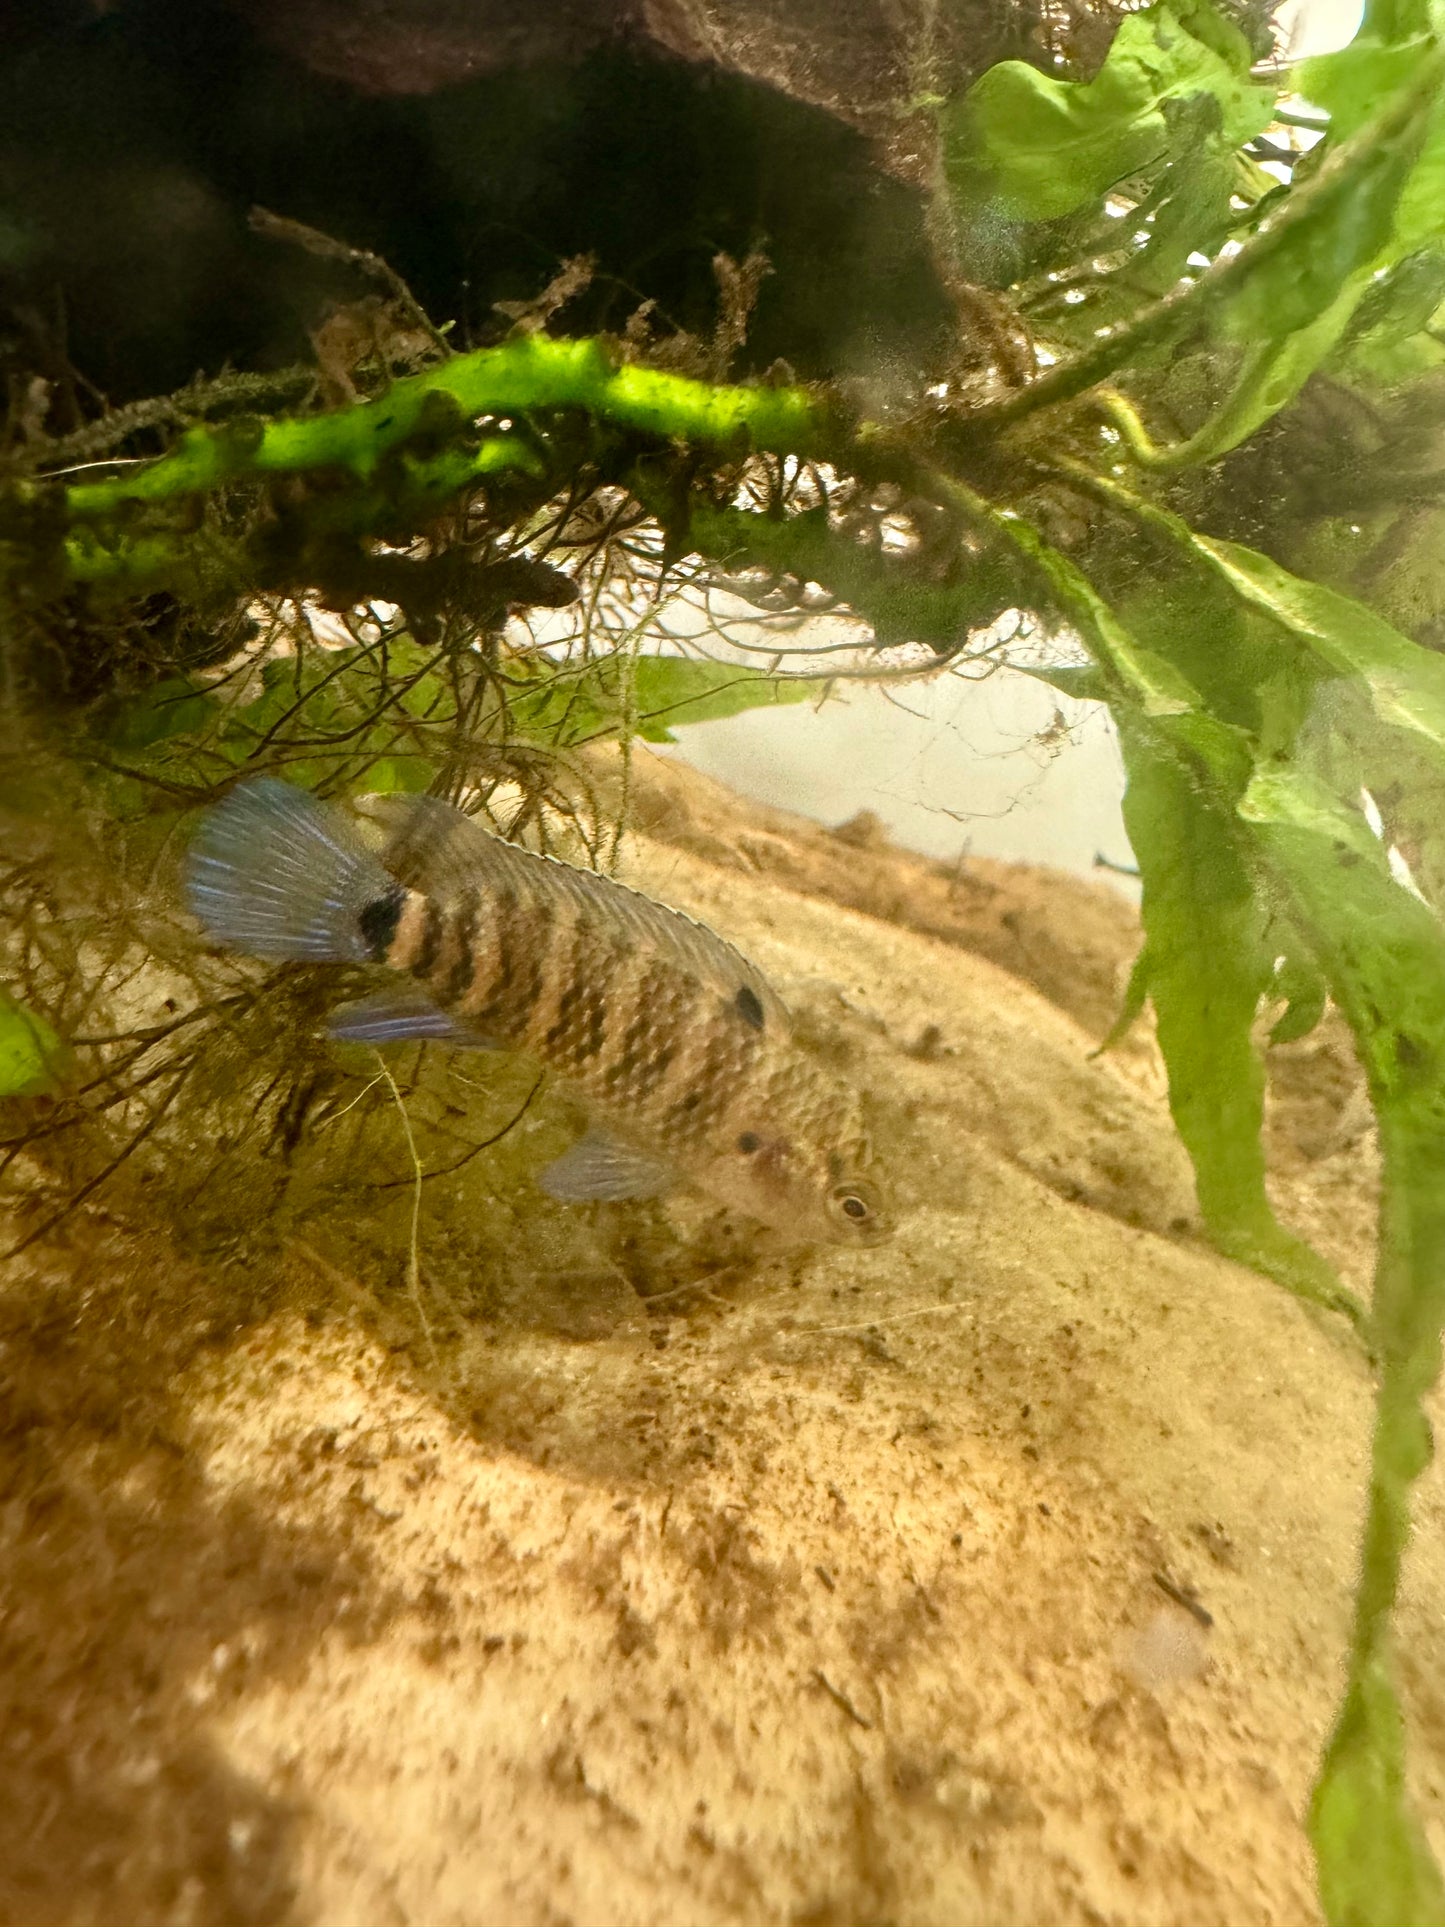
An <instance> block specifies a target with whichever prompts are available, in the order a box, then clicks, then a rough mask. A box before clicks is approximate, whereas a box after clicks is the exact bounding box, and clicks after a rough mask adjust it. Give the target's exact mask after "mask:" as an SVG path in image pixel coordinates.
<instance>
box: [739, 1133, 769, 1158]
mask: <svg viewBox="0 0 1445 1927" xmlns="http://www.w3.org/2000/svg"><path fill="white" fill-rule="evenodd" d="M762 1143H763V1140H762V1139H761V1138H760V1137H759V1136H758V1134H757V1132H756V1131H744V1132H743V1134H742V1136H741V1137H740V1138H739V1139H738V1149H739V1150H740V1151H741V1152H742V1153H743V1154H744V1156H746V1157H751V1155H752V1154H753V1152H754V1151H758V1150H761V1149H762Z"/></svg>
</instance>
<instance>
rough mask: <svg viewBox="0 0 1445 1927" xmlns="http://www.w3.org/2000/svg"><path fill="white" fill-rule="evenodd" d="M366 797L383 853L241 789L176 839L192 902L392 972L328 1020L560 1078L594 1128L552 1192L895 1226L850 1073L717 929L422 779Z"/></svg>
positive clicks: (559, 1170)
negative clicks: (699, 1192)
mask: <svg viewBox="0 0 1445 1927" xmlns="http://www.w3.org/2000/svg"><path fill="white" fill-rule="evenodd" d="M364 807H365V810H366V815H367V816H368V818H369V819H371V820H372V821H373V822H374V823H376V824H378V825H379V826H380V829H381V831H382V833H383V839H384V840H383V842H382V845H381V847H380V849H373V848H372V847H371V846H370V845H369V843H368V842H367V841H366V840H365V839H364V837H363V835H362V834H361V832H360V831H359V830H358V828H357V827H356V825H355V824H354V823H353V822H352V820H351V819H350V818H348V817H347V816H345V815H344V814H343V813H342V812H341V811H339V810H337V809H335V808H333V807H331V806H329V805H326V804H323V803H320V802H318V801H317V800H316V799H315V798H314V797H311V796H309V795H307V794H306V793H305V792H304V791H301V790H297V789H294V788H292V787H291V786H290V785H288V784H285V783H280V782H277V781H275V780H274V779H273V778H270V777H261V778H257V779H255V780H253V781H251V782H248V783H243V784H241V785H239V786H238V787H237V788H236V789H234V790H233V791H232V792H231V793H230V795H229V796H227V797H226V798H225V799H224V800H223V801H222V802H221V803H219V804H217V805H216V806H215V808H214V809H212V810H211V811H209V812H208V814H207V816H206V817H205V818H204V819H203V821H202V824H201V828H200V830H199V832H198V834H197V836H196V839H195V842H194V844H193V845H192V849H191V853H190V860H189V870H188V894H189V900H190V904H191V908H192V909H193V910H194V911H195V913H196V915H197V916H198V917H199V918H200V919H201V921H202V922H203V923H204V924H205V925H206V927H207V929H208V931H209V932H210V934H211V936H212V937H213V938H214V939H215V940H216V941H217V942H218V943H220V944H223V945H226V946H227V947H230V948H234V949H238V950H243V951H247V952H249V953H250V954H252V955H255V956H262V957H298V958H310V959H316V960H320V959H324V958H336V959H345V960H349V961H353V962H371V963H376V964H385V965H387V966H389V968H390V969H391V970H392V971H393V972H394V973H396V981H395V982H394V984H393V986H392V987H391V988H390V989H388V990H386V991H383V992H382V993H380V994H379V995H378V996H375V997H371V998H367V999H365V1000H363V1001H362V1002H361V1003H359V1004H357V1005H352V1006H343V1008H342V1010H341V1011H339V1012H338V1013H336V1016H335V1018H334V1020H333V1025H332V1028H333V1031H334V1032H335V1034H337V1035H338V1036H342V1037H353V1038H360V1039H364V1040H365V1041H368V1042H372V1043H380V1042H386V1041H389V1040H393V1039H396V1038H399V1037H449V1038H451V1039H452V1040H453V1041H455V1042H459V1043H471V1044H474V1045H475V1044H479V1043H486V1044H489V1045H490V1046H491V1047H493V1048H500V1049H507V1050H517V1051H523V1052H526V1053H527V1054H529V1055H530V1056H532V1057H534V1058H537V1059H538V1060H539V1061H540V1062H542V1063H543V1064H546V1065H547V1066H549V1067H550V1068H551V1069H553V1070H554V1071H556V1072H557V1073H558V1074H559V1075H560V1076H562V1077H563V1078H565V1079H566V1080H567V1081H568V1082H569V1083H570V1084H571V1085H572V1086H573V1087H574V1089H576V1090H577V1091H578V1092H579V1093H580V1094H581V1095H582V1096H583V1097H584V1098H585V1099H586V1101H587V1103H588V1105H589V1107H590V1109H591V1112H592V1114H593V1118H594V1126H593V1128H592V1129H591V1130H589V1132H588V1134H587V1136H586V1137H585V1138H583V1139H582V1140H581V1142H580V1143H579V1144H577V1145H575V1146H574V1147H573V1148H572V1150H571V1151H569V1152H567V1153H566V1154H565V1155H564V1156H563V1157H561V1158H559V1159H558V1160H557V1161H556V1163H554V1164H553V1165H551V1166H549V1167H548V1168H547V1170H546V1171H544V1172H543V1173H542V1175H541V1180H540V1181H541V1183H542V1184H543V1186H544V1188H546V1189H547V1190H549V1191H550V1192H551V1193H552V1194H553V1195H554V1196H557V1197H561V1198H565V1199H569V1200H580V1199H582V1198H618V1197H628V1196H632V1197H637V1196H645V1195H648V1194H651V1193H655V1192H657V1191H660V1190H663V1189H665V1188H666V1187H667V1186H668V1184H670V1183H673V1182H676V1181H677V1180H678V1179H679V1178H687V1179H691V1180H692V1181H694V1182H695V1183H697V1184H699V1185H700V1186H702V1188H703V1189H705V1190H707V1191H709V1192H710V1193H711V1194H712V1195H713V1196H715V1197H717V1198H719V1199H720V1200H722V1201H723V1202H725V1203H727V1204H730V1205H733V1206H735V1207H736V1208H737V1209H739V1210H741V1211H744V1212H746V1213H748V1214H749V1215H750V1216H753V1217H755V1218H759V1219H761V1220H762V1221H763V1222H764V1223H767V1224H771V1225H774V1226H777V1227H779V1228H781V1229H783V1230H786V1231H788V1232H790V1233H791V1234H792V1235H793V1236H794V1237H796V1238H799V1239H802V1240H807V1241H813V1240H818V1239H832V1240H837V1241H845V1242H853V1243H872V1242H875V1241H877V1240H878V1239H880V1238H882V1237H885V1236H887V1235H888V1234H889V1232H890V1231H891V1228H892V1227H891V1222H890V1219H889V1214H888V1212H887V1209H886V1206H885V1204H884V1201H883V1197H882V1194H881V1191H880V1188H879V1186H878V1183H877V1181H876V1178H875V1177H874V1175H873V1173H872V1169H871V1162H872V1161H871V1156H870V1152H869V1147H868V1142H867V1137H866V1134H865V1132H864V1129H863V1123H862V1114H861V1107H860V1104H859V1101H858V1097H857V1094H856V1092H853V1091H850V1090H849V1089H847V1088H846V1087H845V1086H843V1085H841V1084H839V1083H837V1082H836V1081H835V1080H834V1079H832V1078H831V1077H829V1076H828V1075H827V1074H826V1073H825V1072H824V1071H823V1069H822V1068H821V1067H820V1066H819V1065H818V1064H817V1063H816V1062H815V1061H814V1060H813V1059H812V1058H810V1057H809V1056H808V1054H807V1053H806V1052H805V1051H804V1050H803V1049H802V1048H801V1046H800V1045H799V1044H798V1042H797V1041H796V1039H795V1038H794V1036H793V1034H792V1028H791V1025H790V1023H789V1021H788V1016H787V1012H786V1010H785V1008H784V1006H783V1005H782V1003H781V1002H780V1000H779V999H778V997H777V995H776V994H775V992H774V991H773V990H772V989H771V987H770V986H769V985H768V983H767V981H766V979H765V978H763V977H762V976H761V974H760V973H759V972H758V971H757V970H756V969H755V968H754V967H753V965H751V964H750V963H748V961H747V960H746V959H745V958H744V957H743V956H741V955H740V954H739V952H738V951H736V950H734V949H733V947H732V945H731V944H729V943H727V942H725V941H724V940H723V939H722V938H721V937H719V936H717V935H716V934H715V933H714V932H713V931H711V930H709V929H707V928H706V927H705V926H704V925H702V924H699V923H696V922H694V921H693V920H692V919H691V918H689V917H687V916H685V915H684V914H683V913H682V912H681V911H678V910H673V909H670V908H669V907H668V906H666V905H665V904H660V903H656V902H654V901H653V900H652V899H651V898H649V897H645V896H643V895H641V894H640V893H639V892H637V891H634V890H631V889H629V888H627V887H626V886H625V885H623V884H619V883H616V882H614V881H612V880H611V879H610V878H607V877H600V876H597V875H595V874H593V873H592V872H591V871H588V870H579V869H576V868H574V867H573V866H572V865H570V864H566V863H562V862H559V861H557V860H556V859H554V858H551V857H541V856H536V855H533V854H532V853H531V852H530V851H527V850H521V849H518V848H516V847H515V846H514V845H512V844H509V843H505V842H503V841H502V840H501V839H500V838H499V837H496V836H493V835H492V834H491V833H490V832H489V831H487V830H485V829H483V828H482V827H481V825H480V824H478V823H476V822H474V821H473V820H472V819H471V818H470V817H467V816H465V815H463V814H462V813H461V812H460V811H458V810H455V809H453V808H451V807H450V805H448V804H445V803H442V802H440V801H438V800H437V799H436V798H433V797H377V798H371V799H368V801H367V804H366V805H365V806H364Z"/></svg>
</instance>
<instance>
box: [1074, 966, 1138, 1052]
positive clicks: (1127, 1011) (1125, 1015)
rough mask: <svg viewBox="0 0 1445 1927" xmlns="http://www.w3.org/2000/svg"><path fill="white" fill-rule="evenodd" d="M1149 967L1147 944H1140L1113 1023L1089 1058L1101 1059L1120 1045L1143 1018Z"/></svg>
mask: <svg viewBox="0 0 1445 1927" xmlns="http://www.w3.org/2000/svg"><path fill="white" fill-rule="evenodd" d="M1150 967H1151V966H1150V960H1149V946H1148V944H1147V943H1145V944H1141V945H1140V946H1139V954H1138V956H1136V957H1135V959H1134V962H1133V965H1132V967H1131V969H1130V971H1129V981H1128V983H1127V984H1125V986H1124V995H1123V996H1122V997H1121V998H1120V999H1119V1008H1118V1011H1117V1013H1116V1014H1115V1017H1114V1021H1113V1023H1112V1024H1110V1026H1109V1028H1108V1029H1107V1030H1106V1031H1105V1033H1104V1035H1103V1037H1102V1039H1101V1040H1100V1042H1099V1043H1097V1044H1096V1045H1095V1046H1094V1048H1093V1050H1091V1051H1090V1052H1089V1056H1090V1057H1091V1058H1093V1057H1102V1056H1103V1055H1104V1053H1105V1051H1111V1050H1113V1049H1115V1048H1116V1046H1118V1045H1119V1044H1122V1043H1123V1041H1124V1039H1125V1038H1126V1037H1127V1036H1128V1035H1129V1032H1130V1031H1131V1030H1132V1029H1133V1028H1134V1026H1135V1024H1137V1023H1138V1021H1139V1019H1140V1018H1141V1017H1142V1016H1143V1014H1144V1006H1145V1004H1147V1003H1148V1001H1149V974H1150Z"/></svg>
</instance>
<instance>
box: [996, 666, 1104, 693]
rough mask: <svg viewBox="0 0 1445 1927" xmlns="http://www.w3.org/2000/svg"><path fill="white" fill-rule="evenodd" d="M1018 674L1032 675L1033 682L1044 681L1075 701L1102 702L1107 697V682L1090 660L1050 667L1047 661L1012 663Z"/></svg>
mask: <svg viewBox="0 0 1445 1927" xmlns="http://www.w3.org/2000/svg"><path fill="white" fill-rule="evenodd" d="M1013 667H1014V668H1016V669H1017V670H1018V672H1019V674H1020V675H1023V676H1032V677H1033V679H1034V681H1035V682H1046V683H1047V684H1048V685H1049V687H1050V688H1051V689H1057V690H1058V691H1059V693H1060V695H1063V696H1072V697H1073V698H1074V700H1075V701H1076V702H1104V701H1106V700H1107V698H1108V693H1109V689H1108V684H1107V683H1106V682H1105V681H1104V678H1103V677H1102V676H1101V675H1100V673H1099V671H1098V670H1097V668H1095V666H1094V664H1093V663H1091V662H1079V663H1073V662H1070V663H1059V664H1057V665H1056V666H1053V667H1051V666H1050V665H1049V664H1047V663H1022V662H1021V663H1016V664H1014V665H1013Z"/></svg>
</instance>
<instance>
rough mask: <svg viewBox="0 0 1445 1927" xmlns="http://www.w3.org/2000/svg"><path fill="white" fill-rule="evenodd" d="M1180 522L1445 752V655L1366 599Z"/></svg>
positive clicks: (1270, 609) (1323, 657)
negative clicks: (1400, 627) (1423, 644)
mask: <svg viewBox="0 0 1445 1927" xmlns="http://www.w3.org/2000/svg"><path fill="white" fill-rule="evenodd" d="M1178 527H1179V529H1180V530H1181V531H1182V538H1181V539H1183V540H1185V541H1187V543H1188V545H1189V546H1190V547H1191V548H1192V549H1193V550H1194V552H1195V553H1196V554H1198V555H1199V556H1201V557H1202V558H1204V559H1205V560H1206V561H1207V562H1209V563H1210V564H1211V566H1212V567H1213V568H1214V569H1216V570H1217V571H1218V573H1219V574H1220V576H1221V577H1222V578H1223V580H1224V581H1225V582H1227V583H1228V584H1229V586H1230V587H1231V588H1232V589H1233V590H1234V592H1235V593H1236V594H1237V595H1238V596H1240V597H1241V598H1242V599H1243V600H1244V601H1245V602H1247V603H1249V604H1251V605H1252V606H1253V607H1255V608H1256V609H1259V610H1260V611H1261V612H1262V613H1263V614H1265V615H1268V616H1270V617H1272V618H1273V620H1274V621H1275V622H1277V623H1278V624H1279V625H1280V626H1281V628H1283V629H1285V630H1286V631H1287V632H1288V633H1289V635H1290V636H1292V637H1293V638H1294V639H1295V640H1296V641H1298V642H1300V643H1302V644H1304V645H1305V646H1306V647H1307V648H1308V649H1310V650H1311V651H1312V652H1313V653H1314V654H1315V655H1316V656H1317V657H1318V659H1319V660H1320V661H1321V662H1322V663H1323V664H1325V665H1326V666H1327V667H1328V668H1330V669H1331V670H1333V671H1335V672H1336V673H1337V674H1340V675H1346V676H1358V677H1359V679H1360V682H1361V685H1362V686H1363V688H1364V689H1365V690H1366V691H1367V692H1368V695H1369V698H1370V702H1371V704H1372V706H1373V708H1374V710H1375V713H1376V714H1377V715H1378V716H1379V718H1380V719H1381V721H1383V722H1386V723H1391V724H1393V725H1395V726H1396V727H1397V728H1400V729H1404V730H1408V731H1410V732H1411V733H1412V734H1414V735H1416V736H1419V737H1421V738H1423V739H1424V740H1425V741H1426V742H1428V743H1430V744H1432V745H1433V746H1434V747H1435V748H1436V749H1439V750H1441V751H1445V656H1440V655H1437V654H1436V653H1435V652H1434V651H1433V650H1429V649H1422V648H1421V647H1420V645H1419V644H1418V643H1415V642H1411V641H1410V639H1409V637H1408V636H1402V635H1401V634H1400V632H1399V630H1398V629H1393V628H1391V626H1390V624H1389V623H1388V622H1386V621H1385V620H1384V619H1383V618H1382V617H1380V616H1377V615H1376V614H1375V612H1374V611H1373V609H1369V608H1367V607H1366V606H1365V604H1364V603H1362V602H1356V601H1354V600H1353V599H1352V598H1351V597H1349V596H1345V595H1341V594H1339V592H1338V591H1337V590H1335V589H1330V588H1326V587H1325V585H1324V584H1323V583H1320V582H1310V581H1307V580H1306V579H1305V578H1304V577H1302V576H1296V575H1291V574H1290V572H1289V570H1288V569H1282V568H1281V567H1280V566H1279V564H1278V563H1277V562H1273V561H1271V560H1270V558H1269V557H1268V556H1267V555H1261V554H1260V553H1259V552H1258V551H1257V550H1255V549H1247V548H1242V547H1241V546H1240V545H1239V544H1237V543H1234V542H1215V541H1211V540H1210V539H1209V537H1208V536H1202V535H1195V534H1194V533H1193V532H1192V531H1191V530H1189V529H1187V528H1186V527H1185V525H1184V524H1183V523H1180V524H1179V525H1178Z"/></svg>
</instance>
